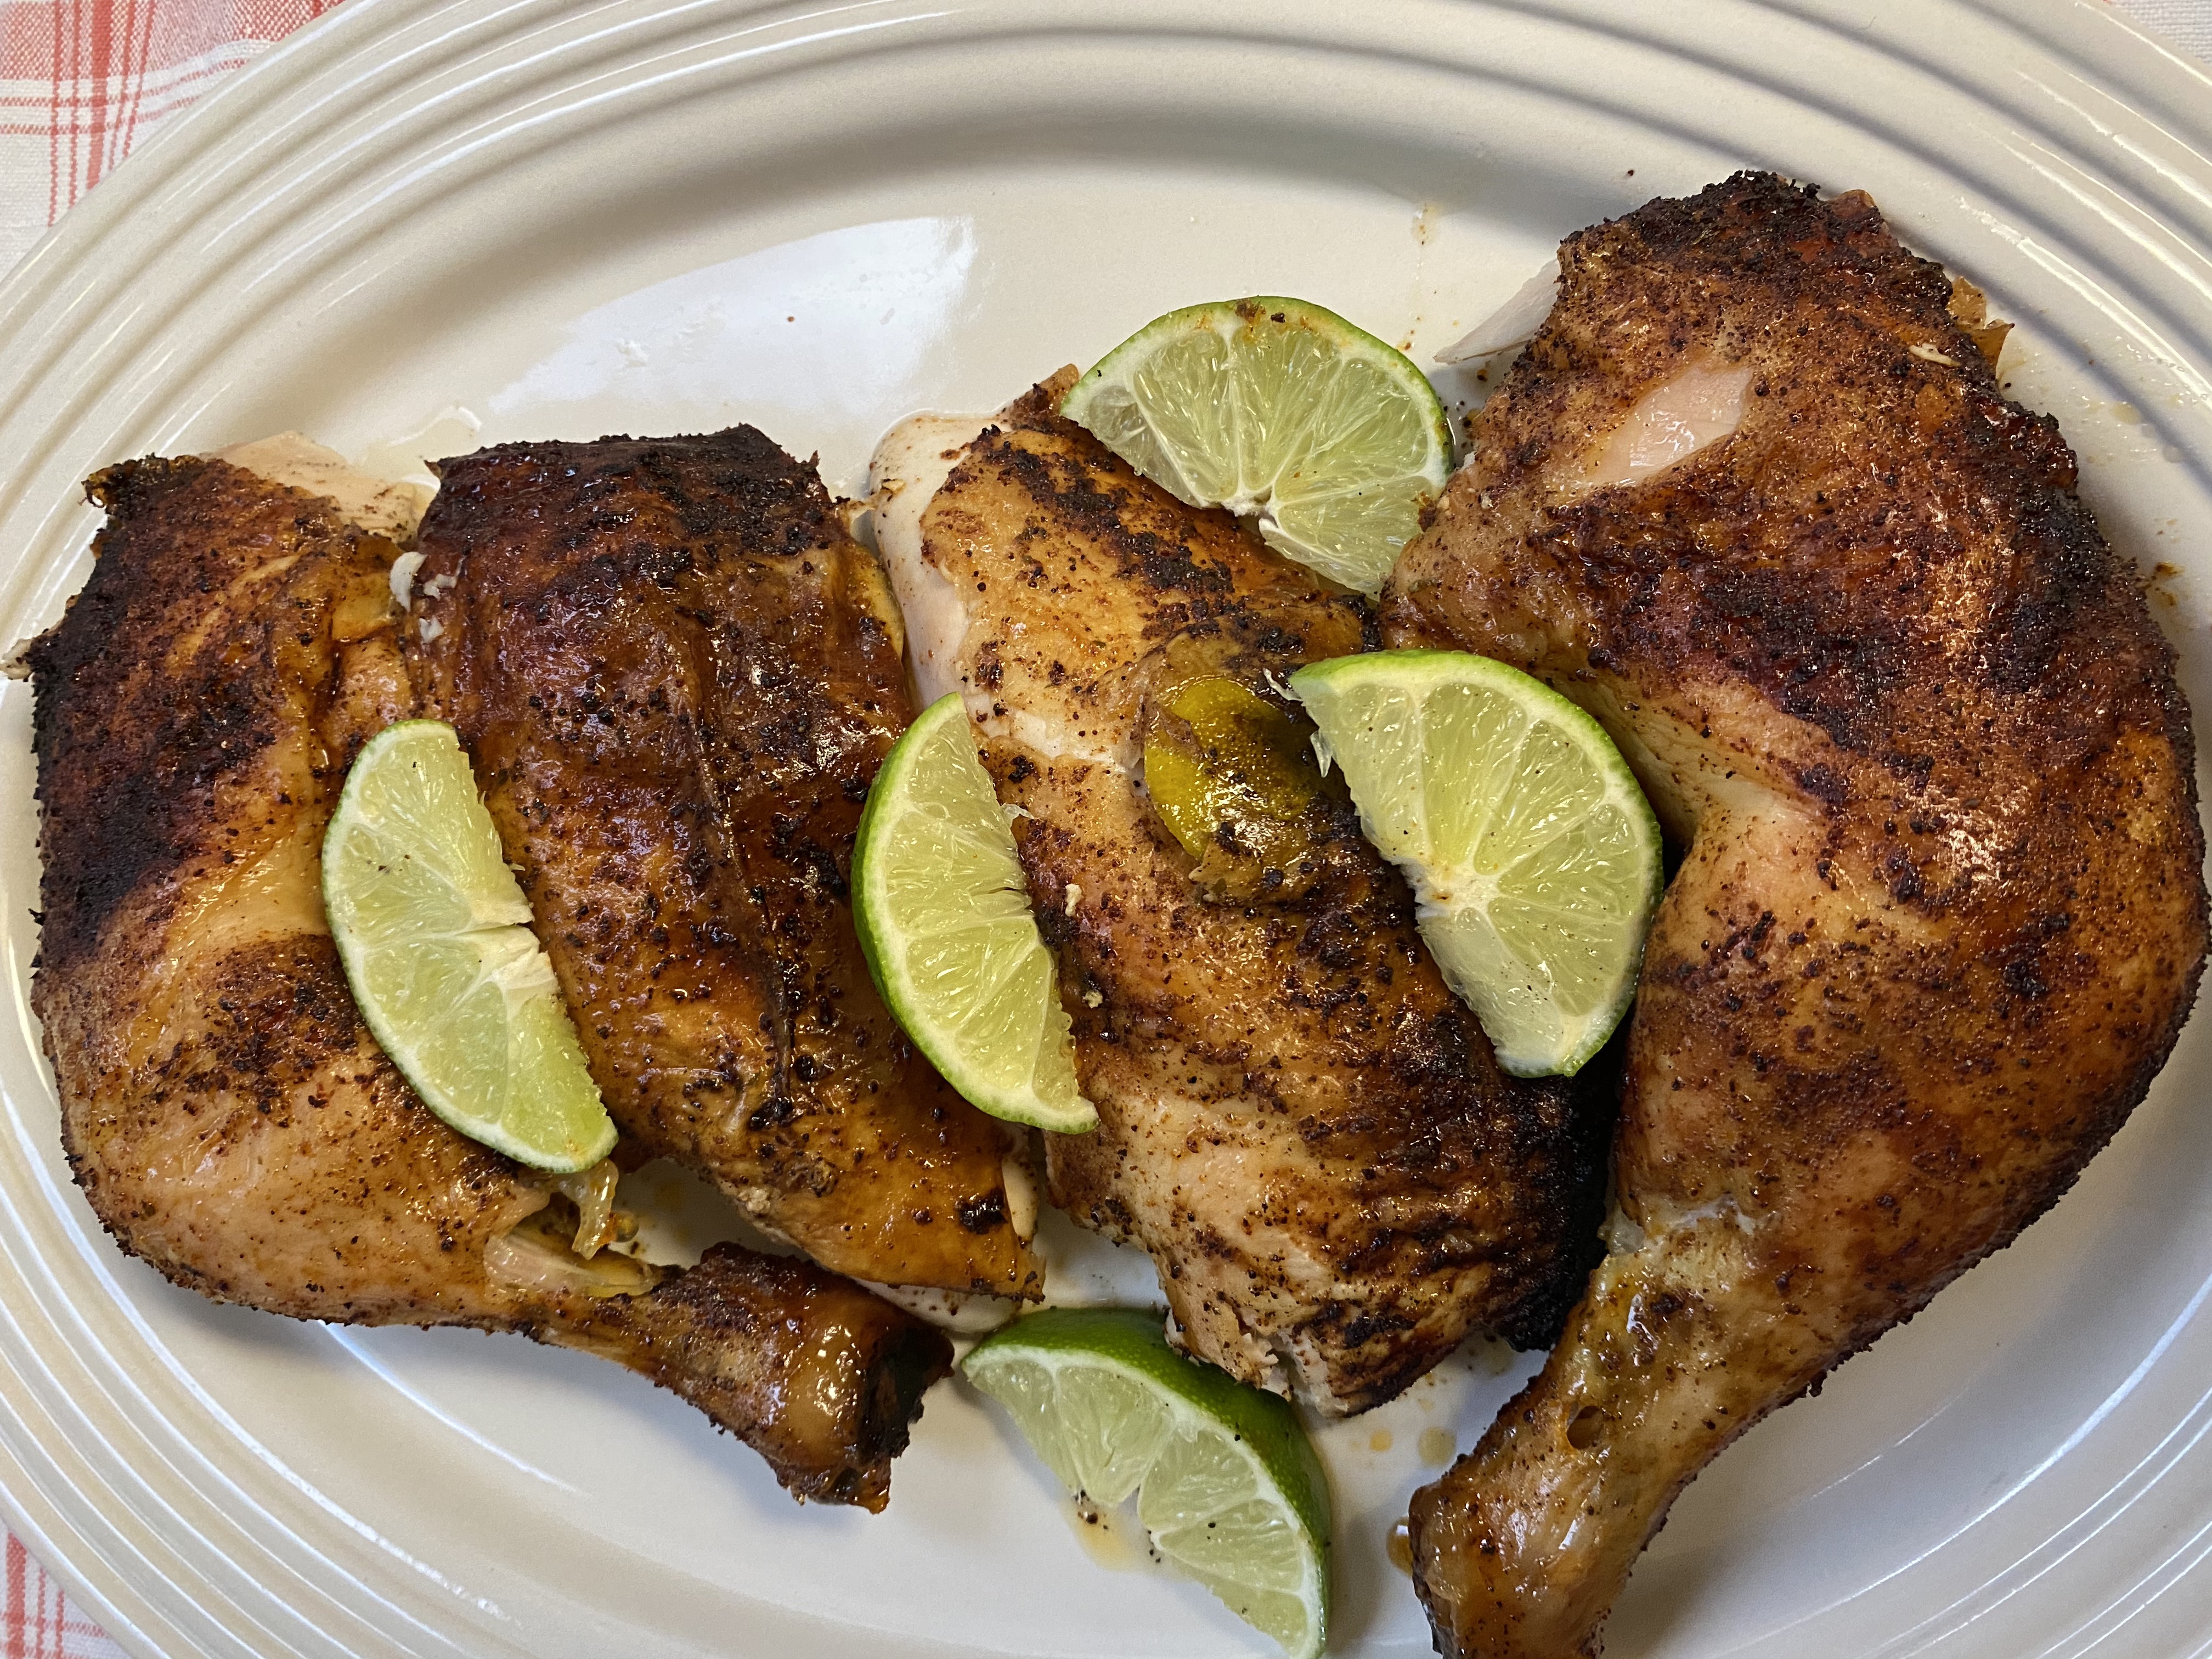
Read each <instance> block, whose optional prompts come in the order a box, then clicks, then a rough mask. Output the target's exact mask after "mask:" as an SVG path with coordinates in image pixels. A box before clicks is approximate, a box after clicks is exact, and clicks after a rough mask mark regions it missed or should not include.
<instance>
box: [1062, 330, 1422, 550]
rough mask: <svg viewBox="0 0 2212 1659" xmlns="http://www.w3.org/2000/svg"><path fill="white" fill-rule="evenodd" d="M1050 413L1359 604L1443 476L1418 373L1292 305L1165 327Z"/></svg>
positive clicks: (1109, 359) (1377, 346) (1377, 345)
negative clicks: (1253, 519) (1224, 515)
mask: <svg viewBox="0 0 2212 1659" xmlns="http://www.w3.org/2000/svg"><path fill="white" fill-rule="evenodd" d="M1060 413H1061V414H1063V415H1065V416H1067V418H1068V419H1069V420H1071V421H1074V422H1077V423H1079V425H1081V426H1084V427H1086V428H1089V429H1090V431H1091V433H1092V434H1093V435H1095V436H1096V437H1097V439H1098V440H1099V441H1100V442H1102V443H1103V444H1104V445H1105V446H1106V447H1108V448H1109V449H1111V450H1112V451H1113V452H1114V453H1115V454H1117V455H1119V456H1120V457H1121V459H1123V460H1125V461H1127V462H1128V464H1129V465H1132V466H1133V467H1135V468H1136V469H1137V471H1139V472H1141V473H1143V474H1144V475H1145V476H1146V477H1148V478H1150V479H1152V481H1153V482H1154V483H1158V484H1159V485H1160V486H1162V487H1163V488H1164V489H1168V490H1170V491H1171V492H1173V493H1174V494H1175V495H1177V496H1179V497H1180V498H1181V499H1182V500H1183V501H1188V502H1189V503H1190V504H1191V505H1192V506H1194V507H1227V508H1228V509H1229V510H1230V511H1231V512H1232V513H1237V514H1239V515H1240V516H1250V515H1252V514H1255V513H1256V514H1257V515H1258V516H1259V524H1260V534H1261V537H1262V538H1265V539H1266V541H1267V544H1268V545H1269V546H1270V547H1272V548H1273V549H1275V550H1276V551H1278V552H1279V553H1281V554H1283V555H1285V556H1287V557H1289V558H1293V559H1296V560H1297V562H1299V563H1301V564H1304V565H1306V566H1308V567H1310V568H1312V569H1315V570H1318V571H1319V572H1321V574H1322V575H1324V576H1327V577H1329V578H1330V579H1331V580H1335V581H1339V582H1341V583H1343V584H1344V585H1345V586H1346V587H1356V588H1358V590H1359V591H1360V592H1363V593H1368V594H1374V593H1376V592H1381V590H1382V586H1383V578H1384V577H1385V576H1387V575H1389V574H1390V566H1391V563H1392V562H1394V561H1395V559H1396V558H1397V556H1398V550H1399V549H1400V548H1401V547H1403V546H1404V545H1405V544H1406V543H1407V539H1408V538H1411V537H1412V536H1413V534H1414V533H1415V532H1418V531H1419V529H1420V527H1421V509H1422V507H1425V505H1426V504H1427V503H1429V502H1431V501H1434V500H1436V498H1437V495H1438V493H1439V492H1440V491H1442V490H1443V487H1444V479H1445V477H1447V476H1448V475H1449V473H1450V471H1451V457H1452V451H1451V426H1450V423H1449V422H1447V421H1446V420H1445V418H1444V409H1443V404H1441V403H1440V402H1438V401H1437V394H1436V392H1435V391H1434V390H1433V389H1432V388H1431V386H1430V385H1429V383H1428V380H1426V378H1425V377H1424V376H1423V374H1421V371H1420V370H1419V369H1418V368H1414V367H1413V364H1412V363H1411V362H1408V361H1407V358H1406V356H1405V355H1404V354H1403V353H1401V352H1398V351H1395V350H1393V349H1391V348H1390V347H1389V346H1387V345H1385V344H1383V342H1382V341H1380V340H1378V339H1376V337H1374V336H1373V335H1371V334H1369V333H1366V332H1364V331H1362V330H1359V329H1357V328H1354V327H1353V326H1352V325H1351V324H1350V323H1347V322H1346V321H1345V320H1344V319H1343V318H1341V317H1340V316H1338V315H1337V314H1336V313H1334V312H1333V311H1324V310H1322V307H1319V306H1316V305H1309V304H1307V303H1306V302H1305V301H1303V300H1282V299H1265V298H1262V299H1252V300H1223V301H1217V302H1216V303H1214V304H1212V305H1203V306H1191V307H1188V308H1187V309H1185V310H1182V311H1171V312H1170V313H1168V314H1167V315H1166V316H1164V317H1162V318H1159V319H1157V320H1155V321H1153V322H1150V323H1147V324H1146V325H1145V326H1144V327H1143V328H1140V329H1139V330H1138V331H1136V332H1135V333H1134V334H1133V335H1131V336H1130V337H1128V338H1127V339H1126V340H1124V341H1123V342H1122V343H1121V344H1120V345H1118V346H1115V348H1114V349H1113V350H1111V351H1109V352H1108V353H1107V354H1106V356H1104V357H1103V358H1102V359H1101V360H1100V362H1099V363H1098V366H1097V368H1093V369H1092V370H1091V372H1090V373H1089V374H1085V376H1084V377H1083V378H1082V379H1081V380H1078V381H1077V382H1076V383H1075V386H1074V387H1073V390H1071V391H1070V392H1068V394H1067V396H1066V398H1062V399H1061V400H1060Z"/></svg>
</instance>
